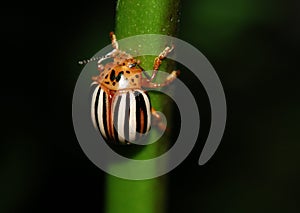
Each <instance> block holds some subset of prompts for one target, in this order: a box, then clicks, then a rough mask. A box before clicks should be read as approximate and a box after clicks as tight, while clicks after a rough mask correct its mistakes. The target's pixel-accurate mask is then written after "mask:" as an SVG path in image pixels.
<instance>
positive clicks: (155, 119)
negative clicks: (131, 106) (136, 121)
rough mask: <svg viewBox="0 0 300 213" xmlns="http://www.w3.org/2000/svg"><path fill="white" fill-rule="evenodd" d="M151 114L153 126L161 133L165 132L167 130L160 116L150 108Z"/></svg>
mask: <svg viewBox="0 0 300 213" xmlns="http://www.w3.org/2000/svg"><path fill="white" fill-rule="evenodd" d="M151 113H152V117H153V119H152V120H153V121H152V122H153V123H152V124H153V125H154V126H157V127H158V128H159V129H160V130H161V131H165V130H166V129H167V125H166V123H165V122H164V121H163V120H162V119H161V116H160V115H159V114H158V113H157V112H156V110H155V109H154V108H153V107H151Z"/></svg>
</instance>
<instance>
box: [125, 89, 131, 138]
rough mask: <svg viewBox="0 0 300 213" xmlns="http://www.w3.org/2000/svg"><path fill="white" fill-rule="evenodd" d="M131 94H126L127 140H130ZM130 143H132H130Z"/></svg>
mask: <svg viewBox="0 0 300 213" xmlns="http://www.w3.org/2000/svg"><path fill="white" fill-rule="evenodd" d="M130 104H131V103H130V92H127V93H126V103H125V118H124V137H125V140H126V141H128V140H129V115H130ZM129 142H130V141H129Z"/></svg>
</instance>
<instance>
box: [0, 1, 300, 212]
mask: <svg viewBox="0 0 300 213" xmlns="http://www.w3.org/2000/svg"><path fill="white" fill-rule="evenodd" d="M115 6H116V5H115V2H114V1H106V2H105V3H103V2H99V3H95V4H92V5H90V4H85V3H84V2H83V3H81V4H78V5H77V6H76V7H75V6H66V7H62V6H56V7H53V8H52V7H51V8H48V11H49V12H46V10H45V11H44V10H42V9H41V10H38V11H34V12H35V13H33V11H31V10H28V9H27V8H25V7H22V6H20V5H19V6H18V7H3V8H2V9H1V10H2V11H1V26H2V28H1V32H2V46H3V52H4V50H5V55H7V56H13V57H10V59H8V61H6V62H5V63H3V70H8V69H9V70H12V71H11V72H9V74H7V76H6V77H5V78H8V79H4V78H3V83H2V84H1V88H2V91H3V93H2V94H1V99H2V102H1V103H2V107H3V115H2V124H3V125H4V128H5V129H4V131H3V133H2V134H1V136H2V139H1V146H0V148H1V149H0V152H1V154H0V212H3V213H6V212H35V211H37V212H48V211H49V212H50V211H52V212H53V211H58V212H62V211H67V212H69V211H74V212H103V206H104V199H105V173H104V172H102V171H101V170H100V169H98V168H97V167H96V166H95V165H93V164H92V163H91V162H90V161H89V160H88V159H87V157H86V156H85V155H84V153H83V152H82V150H81V148H80V146H79V144H78V142H77V140H76V137H75V134H74V131H73V127H72V115H71V104H72V94H73V89H74V86H75V83H76V80H77V77H78V75H79V74H80V72H81V69H82V67H80V66H78V65H77V61H78V60H80V59H84V58H89V57H90V56H92V55H94V54H95V53H96V52H97V51H98V50H99V49H101V48H102V47H104V46H105V45H107V44H109V38H108V33H109V32H110V31H112V30H113V29H114V21H115V20H114V16H115ZM299 6H300V3H299V1H292V0H289V1H278V0H275V1H268V0H265V1H259V0H199V1H196V0H193V1H185V2H183V3H182V10H181V22H180V33H179V38H180V39H183V40H185V41H187V42H189V43H190V44H192V45H194V46H195V47H197V48H198V49H199V50H200V51H201V52H202V53H203V54H204V55H205V56H206V57H207V58H208V59H209V61H210V62H211V64H212V65H213V66H214V68H215V69H216V71H217V73H218V75H219V77H220V79H221V82H222V84H223V87H224V90H225V94H226V99H227V104H228V121H227V126H226V131H225V134H224V137H223V140H222V142H221V145H220V147H219V148H218V150H217V152H216V153H215V155H214V156H213V158H212V159H211V160H210V161H209V162H208V163H207V164H206V165H204V166H201V167H200V166H198V164H197V162H198V158H199V155H200V153H201V150H202V147H203V143H204V141H205V137H206V135H207V128H208V125H209V116H208V114H209V107H208V103H207V100H206V97H205V92H204V90H203V89H200V90H199V91H198V89H197V88H202V87H201V85H199V82H197V81H190V80H189V78H190V76H189V74H188V73H184V72H182V75H181V76H180V77H181V78H182V80H183V81H186V82H187V83H189V86H190V88H191V89H193V91H194V95H195V96H196V97H197V98H198V99H199V101H198V103H199V109H200V114H201V118H203V121H202V122H204V123H203V124H202V125H203V128H202V129H201V132H200V136H199V141H198V142H197V145H196V146H195V147H194V149H193V151H192V153H191V154H190V155H189V157H188V158H187V159H186V160H185V161H184V162H183V163H182V164H181V165H180V166H178V167H177V168H176V169H174V170H173V171H172V172H170V173H169V174H168V176H169V177H168V178H169V184H168V192H169V194H168V204H167V206H168V209H169V212H296V211H297V210H298V211H299V207H298V203H299V202H298V201H299V189H300V188H299V174H300V168H299V163H300V158H299V150H300V145H299V120H300V116H299V107H300V102H299V86H298V85H299V83H298V81H299V78H298V77H299V74H298V72H299V65H298V57H297V56H299V47H300V45H299V38H300V29H299V24H300V17H299V8H300V7H299ZM133 9H135V10H138V9H139V8H133ZM36 12H37V13H36ZM140 12H141V18H142V14H143V11H140ZM35 47H39V48H40V49H39V50H35ZM12 67H14V68H13V69H11V68H12ZM15 79H16V81H14V80H15ZM19 81H20V83H19ZM46 82H47V84H46ZM6 91H10V93H7V92H6ZM46 92H47V93H46ZM9 110H12V113H6V111H9ZM45 134H46V136H45ZM136 202H139V201H138V200H137V201H136ZM116 205H118V201H117V200H116Z"/></svg>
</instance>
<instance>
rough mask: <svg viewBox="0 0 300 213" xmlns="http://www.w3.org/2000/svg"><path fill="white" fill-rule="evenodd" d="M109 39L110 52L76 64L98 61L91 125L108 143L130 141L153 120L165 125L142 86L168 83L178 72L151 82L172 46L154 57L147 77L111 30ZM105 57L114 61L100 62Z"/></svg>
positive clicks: (94, 79)
mask: <svg viewBox="0 0 300 213" xmlns="http://www.w3.org/2000/svg"><path fill="white" fill-rule="evenodd" d="M110 38H111V44H112V47H113V50H112V51H111V52H109V53H108V54H106V55H105V56H103V57H101V58H92V59H90V60H83V61H80V62H79V63H80V64H85V63H88V62H90V61H95V60H98V62H97V64H98V70H99V72H100V73H99V75H98V76H94V77H92V81H93V83H92V84H94V85H96V88H95V89H94V91H93V93H92V101H91V119H92V122H93V125H94V127H95V128H96V129H98V130H99V131H100V133H101V135H102V136H103V138H104V139H105V141H107V142H112V143H115V144H130V143H132V142H134V141H137V140H139V139H140V138H141V137H142V136H143V135H145V134H147V133H148V132H149V130H150V128H151V123H156V125H158V127H161V128H163V126H164V124H163V122H162V121H161V117H160V116H159V114H158V113H157V112H156V111H155V109H154V108H153V107H152V106H151V102H150V98H149V96H148V94H147V92H146V91H145V90H143V88H158V87H164V86H167V85H168V84H170V83H171V82H172V81H174V80H175V79H176V78H177V76H178V75H179V71H172V72H171V73H170V74H169V75H168V76H167V78H166V79H165V80H164V81H163V82H162V83H155V82H153V81H154V79H155V77H156V74H157V72H158V69H159V66H160V65H161V63H162V60H163V59H165V58H166V56H167V55H168V54H169V53H170V52H171V51H172V50H173V48H174V47H166V48H165V49H164V50H163V51H162V52H161V53H160V54H159V55H158V56H157V57H156V58H155V60H154V64H153V72H152V75H151V76H150V75H149V74H148V73H147V72H145V70H144V69H143V68H142V67H141V66H140V61H139V60H137V59H135V58H134V57H132V56H131V55H130V54H128V53H126V52H125V51H122V50H120V49H119V47H118V42H117V39H116V35H115V34H114V33H113V32H111V33H110ZM108 58H112V59H113V61H112V62H109V63H106V64H105V65H103V64H102V62H103V61H104V60H106V59H108ZM142 74H144V75H145V77H143V75H142ZM152 120H153V122H152Z"/></svg>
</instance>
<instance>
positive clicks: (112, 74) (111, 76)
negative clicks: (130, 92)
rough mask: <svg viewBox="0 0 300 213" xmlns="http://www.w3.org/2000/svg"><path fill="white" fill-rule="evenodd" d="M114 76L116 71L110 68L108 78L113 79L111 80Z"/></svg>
mask: <svg viewBox="0 0 300 213" xmlns="http://www.w3.org/2000/svg"><path fill="white" fill-rule="evenodd" d="M115 78H116V71H115V70H112V71H111V73H110V76H109V79H110V80H111V81H113V80H115Z"/></svg>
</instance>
